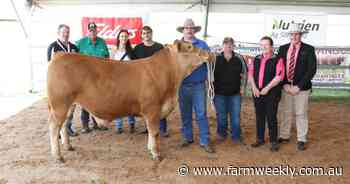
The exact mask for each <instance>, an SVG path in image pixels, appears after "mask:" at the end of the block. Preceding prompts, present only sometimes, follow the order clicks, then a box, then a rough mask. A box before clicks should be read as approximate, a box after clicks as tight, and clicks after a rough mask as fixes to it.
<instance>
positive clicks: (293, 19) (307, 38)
mask: <svg viewBox="0 0 350 184" xmlns="http://www.w3.org/2000/svg"><path fill="white" fill-rule="evenodd" d="M292 23H298V24H300V25H301V27H302V29H303V30H304V31H308V32H309V33H308V34H304V35H303V41H304V42H306V43H309V44H312V45H314V46H319V45H326V31H327V16H326V15H302V14H298V15H295V14H265V34H266V35H268V36H271V38H272V39H273V40H274V42H275V43H276V44H278V45H281V44H285V43H288V42H289V41H290V39H289V34H288V29H289V26H290V24H292Z"/></svg>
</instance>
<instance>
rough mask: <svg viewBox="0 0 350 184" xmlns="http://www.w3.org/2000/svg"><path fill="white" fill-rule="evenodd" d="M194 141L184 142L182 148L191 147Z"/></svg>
mask: <svg viewBox="0 0 350 184" xmlns="http://www.w3.org/2000/svg"><path fill="white" fill-rule="evenodd" d="M192 143H193V141H188V140H185V139H184V140H183V141H182V143H181V147H187V146H189V145H190V144H192Z"/></svg>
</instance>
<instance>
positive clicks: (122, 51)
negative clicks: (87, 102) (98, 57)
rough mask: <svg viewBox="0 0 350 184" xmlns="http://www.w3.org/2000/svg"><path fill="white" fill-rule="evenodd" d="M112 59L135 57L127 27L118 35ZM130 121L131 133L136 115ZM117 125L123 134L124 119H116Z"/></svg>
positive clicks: (130, 117) (133, 130)
mask: <svg viewBox="0 0 350 184" xmlns="http://www.w3.org/2000/svg"><path fill="white" fill-rule="evenodd" d="M111 57H112V59H115V60H118V61H130V60H132V59H135V56H134V53H133V49H132V46H131V43H130V40H129V32H128V31H127V30H125V29H122V30H120V31H119V33H118V36H117V41H116V45H115V48H113V50H112V55H111ZM128 122H129V131H130V133H134V132H135V122H136V121H135V117H134V116H128ZM115 127H116V130H117V131H116V133H117V134H121V133H123V119H122V118H117V119H116V120H115Z"/></svg>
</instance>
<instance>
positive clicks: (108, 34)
mask: <svg viewBox="0 0 350 184" xmlns="http://www.w3.org/2000/svg"><path fill="white" fill-rule="evenodd" d="M89 22H95V23H96V25H97V32H98V34H97V36H99V37H101V38H103V39H104V40H105V41H106V43H107V44H108V45H112V44H115V43H116V39H117V36H118V33H119V31H120V30H121V29H127V30H128V31H129V34H130V36H129V39H130V41H131V44H139V43H141V29H142V18H141V17H123V18H99V17H83V19H82V30H83V36H86V35H87V34H88V29H87V26H88V24H89Z"/></svg>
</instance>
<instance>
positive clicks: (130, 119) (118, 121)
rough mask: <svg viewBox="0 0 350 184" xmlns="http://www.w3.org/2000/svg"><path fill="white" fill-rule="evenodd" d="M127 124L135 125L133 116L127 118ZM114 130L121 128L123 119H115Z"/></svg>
mask: <svg viewBox="0 0 350 184" xmlns="http://www.w3.org/2000/svg"><path fill="white" fill-rule="evenodd" d="M128 122H129V126H130V125H134V124H135V117H134V116H128ZM115 128H116V129H119V128H123V119H122V118H117V119H115Z"/></svg>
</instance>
